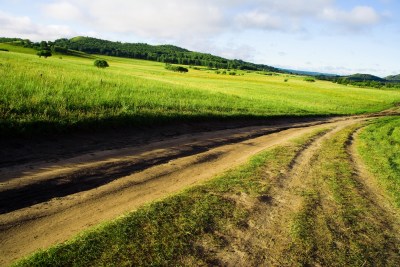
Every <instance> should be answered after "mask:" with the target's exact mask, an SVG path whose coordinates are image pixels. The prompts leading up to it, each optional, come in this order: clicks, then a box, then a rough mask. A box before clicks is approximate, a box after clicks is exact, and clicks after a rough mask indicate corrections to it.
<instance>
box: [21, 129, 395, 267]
mask: <svg viewBox="0 0 400 267" xmlns="http://www.w3.org/2000/svg"><path fill="white" fill-rule="evenodd" d="M359 127H361V125H357V124H356V125H354V124H353V125H349V126H347V127H342V128H336V129H321V130H319V131H318V132H314V133H312V134H308V135H306V136H303V137H302V138H300V139H297V140H293V141H291V142H288V143H287V144H286V145H282V146H279V147H275V148H273V149H270V150H267V151H265V152H263V153H261V154H259V155H258V156H256V157H254V158H253V159H252V160H251V161H250V162H249V163H248V164H247V165H245V166H243V167H240V168H238V169H235V170H232V171H229V172H227V173H225V174H224V175H222V176H220V177H217V178H216V179H214V180H212V181H210V182H208V183H206V184H204V185H200V186H197V187H194V188H192V189H189V190H186V191H184V192H182V193H180V194H178V195H175V196H172V197H168V198H166V199H164V200H162V201H159V202H155V203H153V204H150V205H148V206H146V207H143V208H140V209H139V210H137V211H135V212H133V213H130V214H127V215H126V216H124V217H122V218H119V219H117V220H115V221H114V222H110V223H108V224H105V225H102V226H100V227H97V228H96V229H95V230H91V231H89V232H86V233H84V234H82V235H81V236H78V237H77V238H75V239H74V240H72V241H69V242H67V243H65V244H61V245H58V246H56V247H53V248H50V249H48V250H46V251H41V252H38V253H36V254H34V255H33V256H30V257H28V258H26V259H24V260H22V261H20V262H18V263H16V264H15V266H108V265H114V266H132V265H134V266H147V265H155V266H159V265H163V266H165V265H174V266H193V265H196V266H199V265H231V266H234V265H237V266H259V265H268V266H315V265H319V266H397V265H396V264H397V263H398V262H399V261H400V255H399V253H398V246H399V244H400V239H399V238H400V236H399V231H398V224H399V222H398V221H396V219H394V218H393V217H392V216H393V214H392V213H390V212H388V211H387V210H386V209H385V208H382V207H381V206H380V205H379V203H377V202H376V200H375V199H374V198H373V196H372V195H370V193H369V191H368V190H366V188H365V187H364V185H363V184H362V183H361V182H360V179H361V177H359V176H358V175H357V174H356V173H355V171H354V169H355V166H354V165H353V164H354V163H353V161H352V156H351V154H349V145H350V142H349V140H351V136H352V135H353V133H354V131H356V130H357V129H358V128H359Z"/></svg>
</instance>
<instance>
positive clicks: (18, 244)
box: [0, 114, 385, 265]
mask: <svg viewBox="0 0 400 267" xmlns="http://www.w3.org/2000/svg"><path fill="white" fill-rule="evenodd" d="M381 115H385V114H381ZM366 119H368V117H362V116H360V117H348V118H335V119H330V120H326V119H325V120H322V119H321V120H318V119H314V120H312V121H309V122H300V123H296V122H290V123H279V124H277V125H276V126H253V127H242V128H237V129H227V130H219V131H211V132H201V133H194V134H186V135H181V136H175V137H172V138H168V139H167V140H163V141H157V142H152V143H148V144H145V143H143V144H140V145H137V146H132V145H131V146H129V142H128V141H124V140H120V142H121V143H122V144H125V145H124V146H123V147H119V148H117V149H111V150H99V151H90V152H88V153H84V154H79V153H77V154H76V155H74V156H72V157H70V158H46V157H43V158H41V157H38V158H37V159H36V160H33V161H29V162H26V161H23V160H22V161H21V160H17V159H15V160H14V161H13V160H8V161H7V162H6V163H4V164H2V165H0V166H4V167H3V168H1V169H0V177H1V178H0V183H1V184H0V230H1V233H0V244H1V252H0V265H7V264H9V263H11V262H12V261H14V260H15V259H18V258H20V257H22V256H25V255H27V254H29V253H32V252H33V251H35V250H37V249H40V248H46V247H48V246H50V245H53V244H56V243H59V242H63V241H65V240H67V239H68V238H71V237H72V236H74V235H76V234H77V233H79V232H81V231H82V230H84V229H87V228H88V227H90V226H93V225H96V224H98V223H101V222H103V221H107V220H110V219H113V218H115V217H118V216H120V215H123V214H124V213H126V212H129V211H131V210H134V209H135V208H137V207H139V206H141V205H143V204H145V203H149V202H151V201H153V200H156V199H160V198H162V197H165V196H167V195H170V194H171V193H174V192H177V191H180V190H182V189H184V188H187V187H188V186H191V185H193V184H196V183H199V182H202V181H205V180H207V179H210V178H212V177H214V176H215V175H217V174H219V173H221V172H223V171H225V170H227V169H230V168H232V167H235V166H238V165H240V164H242V163H244V162H245V161H246V160H247V159H248V158H249V157H251V156H252V155H254V154H256V153H258V152H260V151H262V150H264V149H266V148H269V147H272V146H275V145H278V144H281V143H284V142H286V141H287V140H289V139H292V138H295V137H298V136H301V135H303V134H305V133H308V132H311V131H313V130H315V129H317V128H321V127H328V126H329V127H333V128H341V127H343V126H346V125H351V124H353V123H356V122H359V121H363V120H366ZM49 161H50V162H49ZM51 161H56V162H55V163H51Z"/></svg>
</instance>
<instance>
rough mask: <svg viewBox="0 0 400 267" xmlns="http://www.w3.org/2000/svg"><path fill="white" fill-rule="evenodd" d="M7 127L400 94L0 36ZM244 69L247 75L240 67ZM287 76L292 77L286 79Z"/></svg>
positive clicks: (26, 129)
mask: <svg viewBox="0 0 400 267" xmlns="http://www.w3.org/2000/svg"><path fill="white" fill-rule="evenodd" d="M0 48H6V49H8V50H9V52H5V51H0V76H1V77H2V78H1V79H0V130H1V133H2V134H18V133H22V134H24V133H28V134H30V133H53V132H61V131H66V130H67V131H69V130H72V129H85V128H86V129H91V128H93V127H97V128H105V127H109V126H110V127H112V126H122V125H124V126H126V125H131V126H137V125H159V124H163V123H169V122H182V121H200V120H201V121H206V120H227V119H240V118H270V117H276V116H316V115H344V114H360V113H366V112H375V111H379V110H383V109H387V108H389V107H391V106H393V105H394V104H396V103H399V102H400V91H395V90H385V91H384V90H374V89H360V88H353V87H350V86H349V87H347V86H342V85H337V84H333V83H331V82H324V81H317V82H315V83H309V82H306V81H304V77H297V76H288V75H285V74H279V75H273V76H267V75H262V74H259V73H255V72H244V71H236V72H237V74H238V75H236V76H231V75H221V74H216V73H215V72H214V71H212V70H205V69H203V70H195V69H190V71H189V73H186V74H181V73H174V72H171V71H168V70H166V69H164V64H161V63H157V62H150V61H141V60H133V59H123V58H114V57H102V58H103V59H106V60H107V61H108V63H109V64H110V68H107V69H97V68H96V67H94V66H93V61H94V58H85V57H84V56H82V57H74V56H68V55H53V56H52V57H50V58H47V59H44V58H39V57H37V56H36V55H34V53H35V50H32V49H26V48H21V47H14V46H12V45H8V44H0ZM242 74H243V75H242ZM284 79H288V81H287V82H284Z"/></svg>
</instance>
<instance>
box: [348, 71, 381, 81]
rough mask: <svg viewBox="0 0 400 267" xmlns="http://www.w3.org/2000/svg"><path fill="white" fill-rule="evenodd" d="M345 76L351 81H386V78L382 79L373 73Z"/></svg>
mask: <svg viewBox="0 0 400 267" xmlns="http://www.w3.org/2000/svg"><path fill="white" fill-rule="evenodd" d="M344 78H345V79H346V80H348V81H350V82H368V81H375V82H384V81H385V79H382V78H380V77H378V76H374V75H371V74H360V73H357V74H353V75H349V76H344Z"/></svg>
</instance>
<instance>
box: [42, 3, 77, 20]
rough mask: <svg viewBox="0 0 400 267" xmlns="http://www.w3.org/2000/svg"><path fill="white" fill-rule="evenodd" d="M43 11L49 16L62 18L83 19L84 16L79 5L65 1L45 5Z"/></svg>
mask: <svg viewBox="0 0 400 267" xmlns="http://www.w3.org/2000/svg"><path fill="white" fill-rule="evenodd" d="M43 12H44V13H45V14H46V16H48V17H52V18H56V19H61V20H81V19H83V17H84V15H83V12H82V11H81V9H80V8H79V7H78V6H76V5H73V4H72V3H69V2H64V1H63V2H55V3H51V4H47V5H44V6H43Z"/></svg>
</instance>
